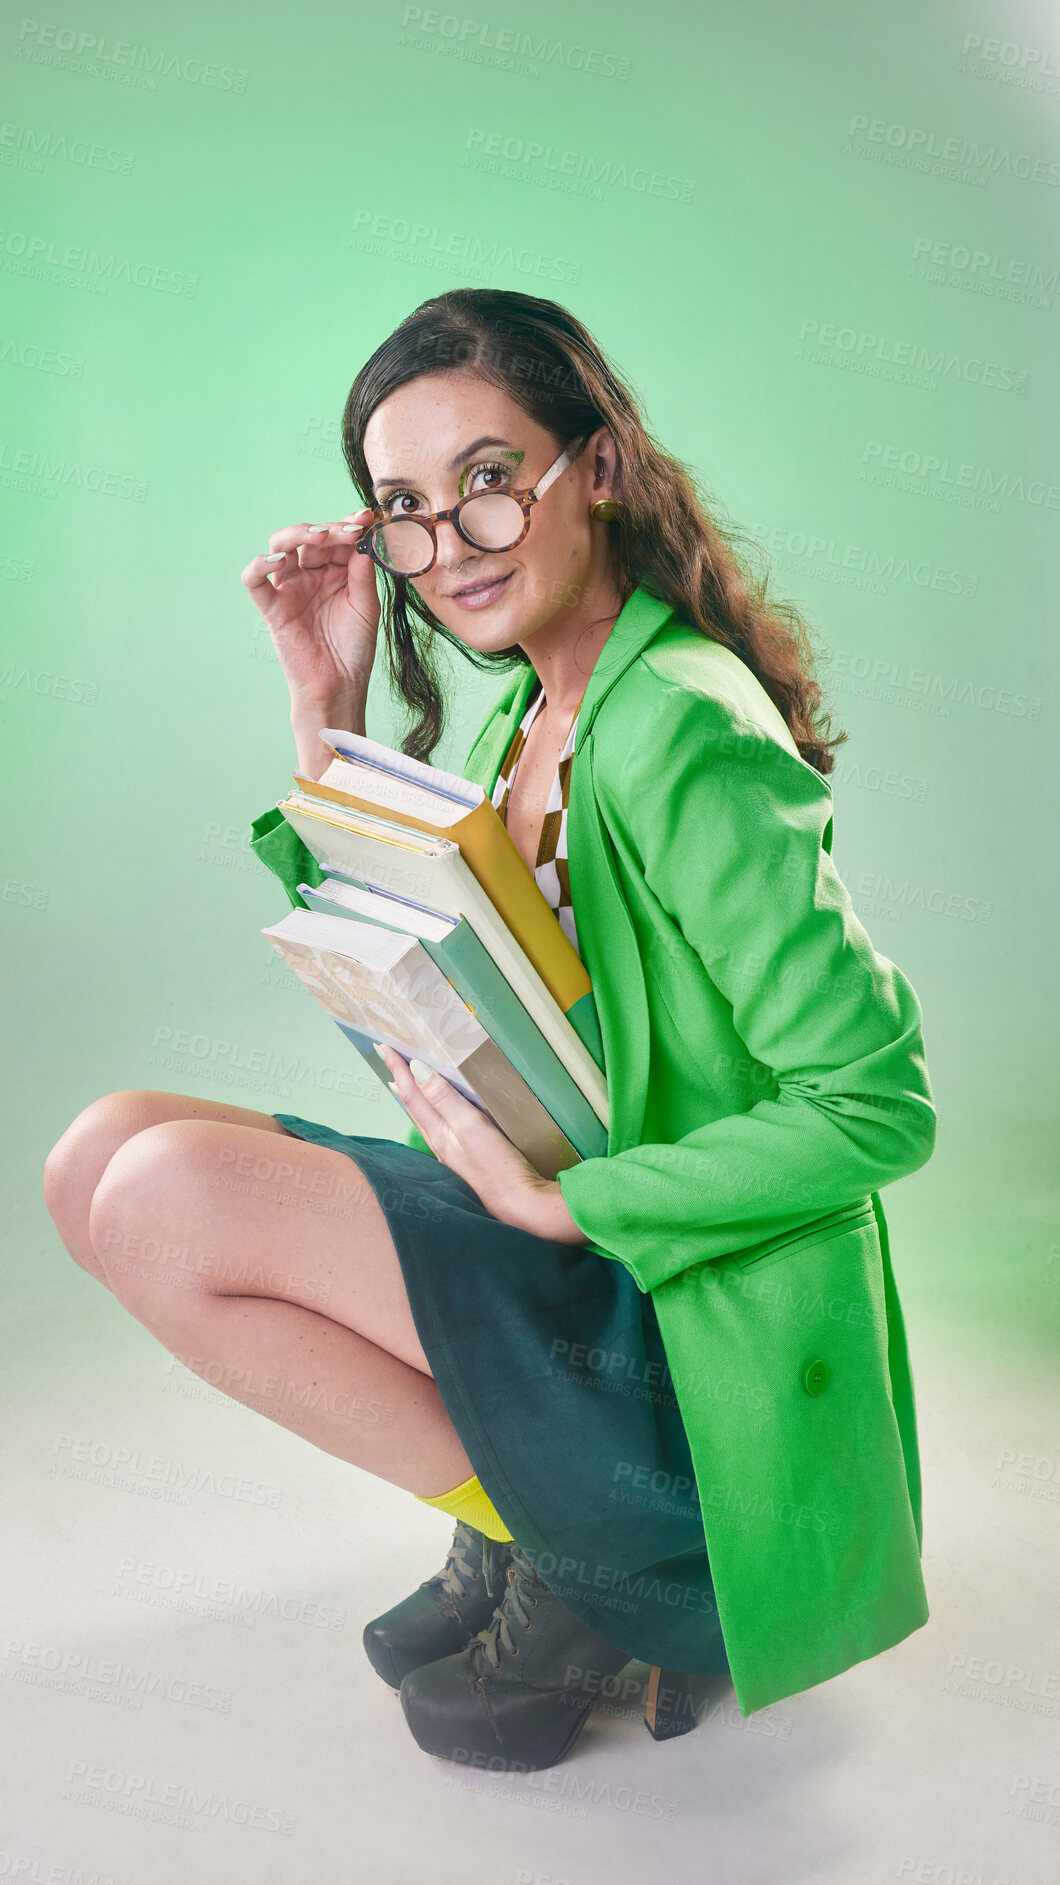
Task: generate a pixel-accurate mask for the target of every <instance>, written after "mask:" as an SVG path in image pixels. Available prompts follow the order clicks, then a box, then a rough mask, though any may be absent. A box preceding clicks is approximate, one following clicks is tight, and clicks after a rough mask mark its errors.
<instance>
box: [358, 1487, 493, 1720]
mask: <svg viewBox="0 0 1060 1885" xmlns="http://www.w3.org/2000/svg"><path fill="white" fill-rule="evenodd" d="M510 1551H511V1546H510V1545H509V1544H501V1543H499V1542H498V1541H497V1540H496V1539H494V1538H486V1537H485V1536H484V1535H483V1533H482V1532H479V1531H476V1530H475V1528H474V1526H473V1525H467V1524H465V1523H464V1521H463V1519H460V1520H459V1521H458V1523H457V1528H456V1530H455V1532H454V1533H453V1542H452V1544H451V1545H450V1547H449V1555H448V1557H447V1558H446V1560H445V1564H444V1566H443V1568H442V1569H441V1570H440V1571H438V1572H436V1573H435V1575H434V1577H428V1578H425V1579H424V1581H423V1583H422V1584H420V1585H419V1586H418V1588H417V1589H416V1590H414V1591H413V1593H412V1595H411V1597H406V1598H405V1599H404V1601H403V1602H402V1603H399V1604H395V1605H394V1607H393V1609H392V1610H388V1611H387V1612H386V1613H385V1615H384V1616H381V1617H375V1618H373V1620H372V1622H371V1623H368V1624H366V1625H365V1630H364V1637H363V1639H362V1640H363V1642H364V1648H365V1654H366V1655H367V1657H368V1660H369V1662H370V1663H371V1665H372V1668H373V1669H374V1670H375V1671H376V1672H377V1674H379V1675H381V1676H382V1678H383V1681H384V1682H388V1683H389V1684H390V1687H391V1688H392V1689H396V1688H399V1687H400V1686H401V1678H402V1677H403V1676H404V1675H405V1674H406V1672H407V1671H408V1670H409V1669H418V1668H420V1667H421V1665H422V1664H424V1663H429V1662H434V1661H435V1659H436V1658H437V1657H439V1656H451V1655H452V1654H453V1653H454V1651H456V1650H461V1649H464V1648H465V1647H466V1645H467V1644H468V1643H469V1642H470V1640H471V1638H472V1637H473V1636H474V1635H475V1634H476V1632H477V1631H479V1630H482V1629H484V1628H485V1626H486V1624H487V1623H488V1622H489V1620H490V1618H491V1617H492V1615H493V1612H494V1610H495V1609H496V1607H497V1605H498V1603H499V1602H500V1597H501V1586H502V1584H503V1581H504V1573H505V1571H506V1570H507V1568H508V1557H509V1553H510Z"/></svg>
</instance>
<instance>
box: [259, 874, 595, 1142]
mask: <svg viewBox="0 0 1060 1885" xmlns="http://www.w3.org/2000/svg"><path fill="white" fill-rule="evenodd" d="M261 933H262V935H263V936H265V937H266V938H267V940H268V941H269V942H270V943H271V944H272V947H273V948H274V949H275V950H276V951H277V954H279V955H280V956H282V958H283V959H284V961H285V962H286V963H287V964H288V966H289V967H290V968H292V969H293V970H294V972H295V974H296V975H297V976H298V977H299V980H300V981H301V982H302V983H303V985H304V986H305V987H306V988H307V989H308V990H309V992H310V994H311V995H313V996H315V998H316V1000H317V1001H319V1002H320V1004H321V1006H322V1007H323V1008H325V1009H326V1011H327V1012H328V1014H329V1015H330V1016H331V1017H332V1019H333V1020H334V1021H337V1022H338V1024H339V1026H340V1027H343V1028H349V1029H352V1030H353V1031H354V1033H355V1034H356V1035H357V1036H359V1037H360V1040H356V1041H355V1042H354V1045H356V1046H358V1047H361V1051H363V1052H364V1053H365V1058H366V1059H367V1058H368V1056H369V1054H371V1051H372V1050H371V1046H370V1043H371V1041H373V1040H379V1041H384V1042H386V1043H387V1045H388V1046H391V1047H393V1048H395V1049H396V1051H397V1052H398V1053H399V1054H401V1055H402V1057H403V1058H404V1059H406V1060H408V1059H411V1058H413V1057H416V1058H417V1059H420V1060H425V1061H426V1062H427V1063H428V1064H429V1065H430V1066H432V1067H434V1068H435V1069H436V1071H437V1072H438V1073H440V1074H441V1075H442V1076H443V1078H444V1079H446V1080H449V1081H450V1082H451V1083H452V1085H453V1086H455V1087H456V1088H457V1089H458V1091H460V1092H461V1093H463V1095H464V1097H465V1098H466V1099H469V1100H471V1101H472V1102H473V1103H474V1104H475V1105H477V1106H479V1107H481V1109H482V1110H483V1111H484V1112H486V1113H487V1114H488V1115H489V1116H490V1118H491V1119H492V1120H493V1121H494V1122H495V1124H496V1125H497V1126H499V1128H500V1130H501V1131H502V1132H503V1133H505V1134H506V1136H507V1137H508V1138H509V1139H510V1140H511V1142H512V1144H513V1145H514V1146H516V1147H517V1148H518V1150H519V1151H520V1152H522V1154H523V1156H524V1158H527V1159H529V1161H530V1163H531V1164H532V1165H533V1167H534V1169H535V1170H536V1171H539V1172H540V1173H541V1175H542V1177H545V1178H555V1177H556V1176H557V1174H558V1173H559V1172H560V1171H562V1170H565V1169H567V1167H569V1166H571V1165H576V1164H577V1163H578V1162H579V1155H578V1153H577V1151H576V1150H575V1148H574V1146H573V1145H572V1144H571V1142H570V1140H569V1139H568V1138H567V1136H566V1134H565V1133H564V1132H562V1131H561V1130H560V1128H559V1126H558V1125H557V1124H556V1122H555V1120H554V1119H553V1118H552V1116H551V1114H550V1113H548V1112H547V1111H546V1109H545V1107H544V1106H543V1105H542V1104H541V1101H540V1100H539V1099H538V1098H537V1096H536V1094H535V1093H534V1092H533V1091H532V1090H531V1088H530V1087H529V1086H528V1085H527V1083H526V1081H525V1080H524V1079H523V1077H522V1075H521V1074H520V1073H518V1072H517V1071H516V1069H515V1067H513V1065H512V1063H511V1061H510V1060H508V1058H507V1056H506V1055H505V1054H503V1053H502V1052H501V1049H500V1048H499V1047H498V1046H497V1044H496V1042H495V1041H494V1040H493V1039H492V1037H491V1036H490V1035H489V1034H487V1032H486V1030H485V1028H484V1027H483V1026H482V1024H481V1022H480V1021H479V1020H478V1019H477V1017H476V1016H475V1015H474V1014H472V1012H471V1009H470V1008H469V1007H468V1006H467V1004H466V1002H464V1001H462V1000H461V998H460V996H459V995H458V994H457V992H456V990H455V988H454V987H453V985H452V983H451V982H449V981H448V980H447V979H446V977H445V976H444V975H443V974H442V971H441V970H440V969H439V968H438V967H437V965H436V963H434V962H433V961H432V959H431V957H430V956H429V955H428V954H427V951H426V950H425V949H424V947H423V945H422V943H421V942H420V941H419V939H418V937H416V936H410V935H407V934H405V933H403V932H399V931H396V930H390V929H383V928H380V927H379V926H378V925H376V924H373V923H359V922H356V921H352V920H351V919H350V918H348V917H344V916H325V915H324V914H323V912H321V911H317V910H292V911H291V912H290V914H289V915H288V916H285V917H284V918H283V921H282V922H280V923H274V924H272V925H271V926H270V927H269V928H267V929H263V930H262V932H261ZM362 1042H363V1043H364V1046H363V1047H362V1046H361V1043H362ZM373 1059H374V1060H378V1057H377V1056H373ZM378 1070H382V1071H383V1073H384V1078H385V1069H383V1063H382V1062H381V1061H379V1062H378V1068H373V1071H378Z"/></svg>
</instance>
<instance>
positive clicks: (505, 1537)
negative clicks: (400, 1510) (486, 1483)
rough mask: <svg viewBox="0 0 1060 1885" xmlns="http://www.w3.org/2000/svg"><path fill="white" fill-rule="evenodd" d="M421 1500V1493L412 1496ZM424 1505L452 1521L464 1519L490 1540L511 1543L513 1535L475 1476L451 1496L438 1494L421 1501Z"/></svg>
mask: <svg viewBox="0 0 1060 1885" xmlns="http://www.w3.org/2000/svg"><path fill="white" fill-rule="evenodd" d="M413 1496H414V1497H415V1498H417V1499H420V1495H419V1493H418V1492H417V1493H415V1494H414V1495H413ZM420 1504H421V1505H433V1506H436V1507H437V1509H438V1511H439V1512H448V1514H449V1516H450V1518H462V1519H464V1520H465V1522H466V1523H467V1524H468V1525H473V1526H474V1527H475V1530H476V1531H479V1532H482V1533H484V1535H485V1536H486V1537H487V1538H496V1539H498V1540H499V1541H500V1542H501V1543H512V1544H514V1542H515V1541H514V1539H513V1538H512V1534H511V1532H510V1531H509V1530H508V1527H507V1525H506V1524H505V1523H504V1520H503V1519H502V1517H501V1515H500V1513H499V1512H498V1510H497V1508H496V1506H495V1505H494V1503H493V1501H492V1499H491V1498H490V1497H489V1495H488V1493H486V1492H485V1491H484V1490H483V1488H482V1486H481V1485H480V1484H479V1481H478V1480H477V1478H476V1477H475V1475H474V1473H472V1475H471V1478H470V1479H465V1481H464V1483H463V1485H462V1486H454V1487H453V1490H452V1492H442V1493H439V1495H438V1497H437V1498H436V1499H420Z"/></svg>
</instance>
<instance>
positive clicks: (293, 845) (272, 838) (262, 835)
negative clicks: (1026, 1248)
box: [250, 805, 327, 910]
mask: <svg viewBox="0 0 1060 1885" xmlns="http://www.w3.org/2000/svg"><path fill="white" fill-rule="evenodd" d="M250 848H251V850H252V851H253V853H254V855H255V857H257V858H260V860H261V862H262V863H263V864H264V865H265V866H266V867H267V869H269V870H271V871H273V872H274V873H275V875H276V876H277V877H278V878H279V880H280V882H281V884H282V885H283V887H284V889H285V890H286V892H287V896H288V900H289V902H290V904H291V907H292V909H295V910H306V909H308V908H309V905H308V904H307V903H306V900H305V898H304V897H300V896H299V894H298V885H299V884H308V885H309V886H310V889H312V888H314V886H315V885H317V884H322V883H323V881H324V878H325V877H326V875H327V872H326V871H323V870H321V868H320V865H319V864H318V863H317V861H316V858H315V857H314V856H313V853H312V851H311V850H310V849H309V846H308V845H306V844H303V842H302V840H301V838H300V837H299V836H298V833H297V831H296V830H295V828H294V826H293V825H290V824H288V822H287V820H286V818H285V817H284V815H283V813H282V812H281V810H280V808H279V806H278V805H270V806H269V809H268V811H264V812H262V813H260V815H259V816H258V817H257V818H255V819H254V821H253V823H252V825H251V827H250Z"/></svg>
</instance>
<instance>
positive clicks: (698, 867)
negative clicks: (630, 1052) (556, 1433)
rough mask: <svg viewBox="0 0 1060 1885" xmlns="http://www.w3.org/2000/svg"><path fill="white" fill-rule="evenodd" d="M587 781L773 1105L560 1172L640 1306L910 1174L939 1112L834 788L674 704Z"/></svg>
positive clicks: (731, 721)
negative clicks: (707, 1268) (840, 822)
mask: <svg viewBox="0 0 1060 1885" xmlns="http://www.w3.org/2000/svg"><path fill="white" fill-rule="evenodd" d="M609 774H610V780H609ZM600 775H601V778H602V781H603V787H602V790H603V793H604V794H605V795H606V800H607V802H606V803H602V804H601V810H602V812H603V815H604V817H605V820H606V821H607V823H608V824H609V825H610V826H611V827H612V829H613V832H614V834H615V841H616V849H617V850H618V851H620V852H621V853H623V854H624V855H625V858H626V860H627V867H628V868H630V869H633V870H635V871H637V872H638V874H640V875H641V876H642V877H643V881H644V883H645V884H646V886H647V889H648V892H649V893H650V899H654V900H655V901H656V902H657V904H658V906H661V912H662V914H661V916H660V915H659V914H658V913H657V920H658V921H659V922H660V923H661V926H662V928H663V929H664V930H665V928H666V923H667V920H669V921H670V922H672V923H673V924H675V925H676V926H677V928H678V929H679V931H680V932H681V934H682V935H683V936H684V937H685V939H686V940H687V942H688V943H689V944H691V946H692V948H693V949H694V950H695V952H696V954H697V955H698V956H699V958H700V960H701V962H702V964H703V966H704V968H705V970H706V972H707V974H708V975H709V976H710V977H711V979H712V980H713V982H714V984H715V986H716V987H717V988H718V990H720V992H721V994H722V996H723V997H724V999H725V1001H726V1002H727V1003H729V1004H730V1005H731V1009H732V1017H733V1024H734V1026H735V1029H736V1032H737V1034H738V1035H739V1036H740V1038H741V1040H742V1041H743V1042H744V1043H746V1046H747V1049H748V1051H749V1053H750V1054H751V1055H753V1056H754V1058H755V1059H756V1060H757V1061H759V1062H761V1063H763V1064H764V1066H765V1067H767V1068H768V1069H769V1070H770V1071H771V1073H772V1076H773V1079H772V1082H770V1083H769V1084H770V1086H771V1087H774V1086H775V1091H771V1093H770V1095H769V1097H767V1098H763V1099H762V1100H761V1101H759V1102H758V1103H757V1104H756V1105H753V1106H751V1107H750V1108H749V1110H748V1111H746V1112H742V1113H736V1114H732V1115H728V1116H724V1117H722V1118H711V1119H709V1120H704V1123H703V1124H702V1125H701V1126H697V1127H696V1128H695V1129H694V1130H693V1131H692V1132H689V1133H687V1134H686V1135H685V1136H684V1138H682V1139H679V1140H678V1141H677V1142H676V1143H675V1144H672V1145H671V1144H658V1145H654V1144H653V1145H640V1146H636V1147H633V1148H631V1149H630V1150H627V1151H624V1152H620V1153H616V1154H614V1155H612V1156H611V1157H608V1158H597V1159H588V1160H586V1161H584V1162H583V1163H582V1164H580V1165H576V1166H574V1167H572V1168H571V1169H570V1170H569V1171H564V1172H561V1173H560V1175H559V1184H560V1188H561V1190H562V1193H563V1197H564V1200H565V1202H566V1204H567V1207H568V1209H569V1211H570V1213H571V1216H572V1217H573V1218H574V1221H575V1223H576V1224H577V1225H578V1227H579V1229H580V1230H582V1231H583V1233H584V1234H585V1236H586V1237H587V1238H588V1240H589V1241H590V1242H591V1243H592V1244H594V1245H595V1246H596V1247H597V1248H598V1249H600V1250H602V1251H603V1252H604V1253H605V1254H607V1255H611V1256H614V1257H616V1258H618V1260H619V1261H620V1262H622V1263H624V1264H625V1266H626V1267H627V1269H629V1270H630V1271H631V1273H632V1275H633V1277H634V1278H635V1280H636V1282H637V1284H638V1285H639V1287H640V1288H641V1290H644V1291H647V1290H651V1289H654V1288H656V1287H657V1286H658V1285H659V1284H661V1283H664V1282H666V1281H667V1280H668V1279H669V1278H670V1277H673V1276H676V1275H678V1274H679V1273H680V1272H681V1271H682V1270H685V1269H687V1268H688V1267H689V1266H690V1265H692V1264H696V1263H702V1262H703V1261H704V1259H710V1258H718V1257H723V1256H727V1255H730V1254H732V1253H733V1252H735V1251H738V1250H741V1249H743V1248H746V1247H747V1246H748V1245H749V1244H754V1243H757V1242H759V1241H761V1240H762V1239H764V1238H767V1237H771V1236H779V1235H783V1234H785V1233H786V1232H787V1231H788V1230H791V1229H797V1228H799V1227H800V1225H801V1224H802V1223H804V1222H809V1221H811V1220H812V1219H813V1218H815V1217H818V1216H821V1215H823V1214H824V1213H825V1212H827V1211H829V1210H833V1209H837V1208H839V1207H840V1206H841V1205H844V1204H846V1203H853V1202H855V1201H857V1200H859V1199H861V1198H864V1197H866V1196H867V1195H868V1194H870V1193H871V1192H872V1191H873V1190H875V1189H877V1188H878V1187H880V1186H881V1185H885V1184H888V1183H890V1182H891V1181H892V1180H894V1179H897V1178H901V1177H903V1176H904V1175H906V1174H907V1173H909V1172H913V1171H915V1170H916V1169H917V1168H918V1167H919V1166H921V1165H923V1164H924V1163H925V1162H926V1160H927V1159H928V1158H929V1157H930V1155H931V1152H932V1149H933V1146H934V1139H935V1109H934V1104H933V1098H932V1092H931V1087H930V1083H929V1078H928V1072H927V1066H926V1063H925V1057H924V1042H923V1036H922V1025H921V1024H922V1015H921V1009H920V1005H919V1002H918V1000H917V997H916V995H915V994H914V992H913V989H912V987H911V986H910V984H909V982H908V981H907V980H906V978H905V976H904V975H903V974H902V973H901V971H900V970H899V969H898V968H896V967H895V965H894V963H893V962H890V961H888V959H887V958H886V957H885V956H881V955H879V954H878V953H877V952H876V950H875V949H874V948H873V946H872V943H871V942H870V940H869V937H868V935H867V934H866V932H865V930H864V928H863V926H862V924H861V923H860V921H859V920H858V917H857V915H856V913H855V911H854V908H853V905H852V903H851V900H850V896H849V894H848V892H847V890H846V888H845V886H844V884H843V883H842V881H841V879H840V877H839V876H838V874H837V871H836V868H835V865H834V864H833V862H832V859H831V855H830V851H831V838H832V794H831V789H830V787H829V785H828V784H827V782H826V780H825V779H824V778H823V777H822V775H821V774H820V773H818V772H817V771H816V770H815V768H814V767H812V766H811V765H809V763H808V762H807V761H805V760H803V759H802V758H801V757H800V756H799V755H798V754H797V753H793V752H789V750H788V749H787V748H786V747H784V746H782V745H781V744H780V743H779V742H778V741H777V740H776V739H774V738H772V736H771V735H769V734H768V733H766V732H765V731H764V730H763V728H762V727H761V726H759V725H758V724H756V723H754V722H752V721H751V720H749V719H745V718H744V717H743V716H742V713H741V712H740V710H738V709H735V708H733V707H731V706H729V705H728V704H727V703H722V702H720V701H716V700H714V699H712V698H708V697H705V696H703V695H702V694H696V693H693V692H691V691H690V690H687V689H685V688H679V689H666V690H662V691H661V693H660V699H659V702H658V703H657V706H656V708H655V710H654V722H653V717H652V716H651V715H649V716H648V720H647V723H645V724H642V726H641V728H640V737H639V738H638V739H637V740H636V742H630V743H629V745H628V747H627V750H626V752H625V754H623V755H622V756H621V757H620V758H619V759H617V760H616V761H615V763H614V765H612V766H611V767H608V766H607V765H604V766H602V767H600ZM598 789H600V788H598ZM661 793H664V794H665V797H664V798H662V797H661V796H660V794H661ZM650 899H649V900H650ZM660 953H663V954H664V952H660ZM659 959H660V958H659V955H658V954H657V955H656V957H655V961H656V962H658V961H659Z"/></svg>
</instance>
